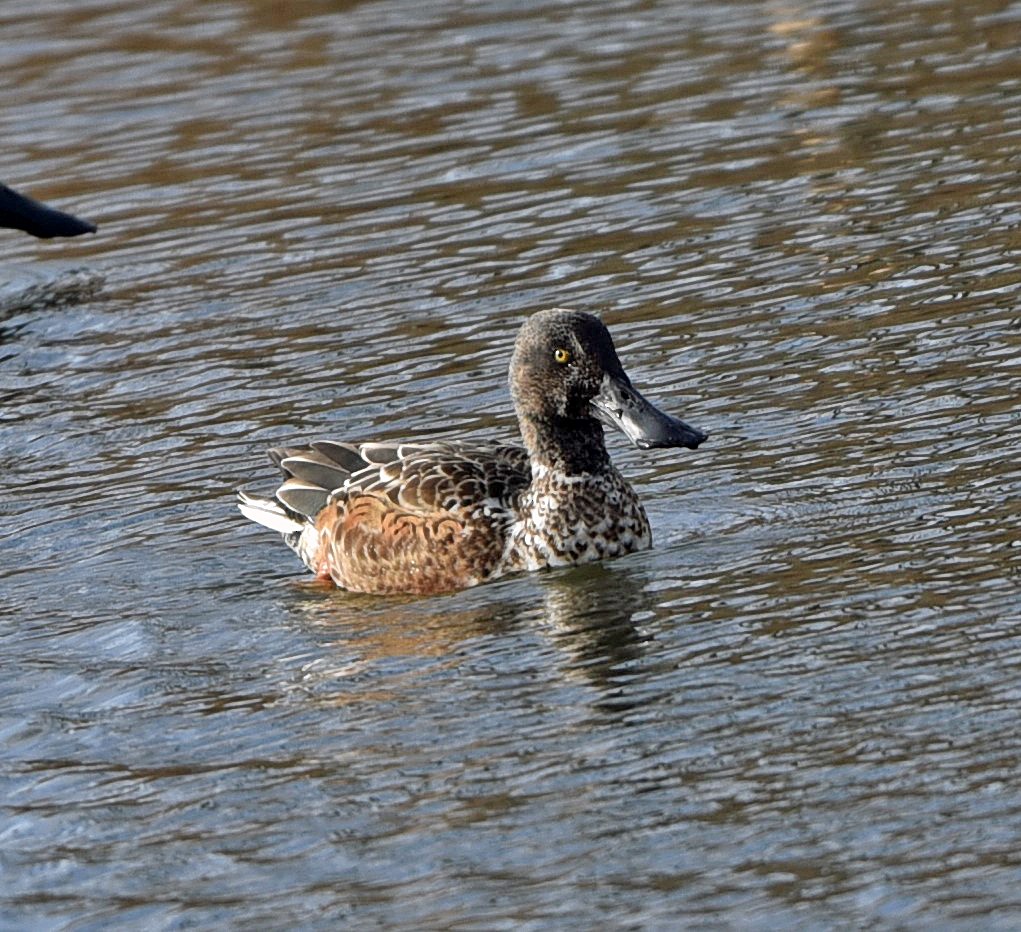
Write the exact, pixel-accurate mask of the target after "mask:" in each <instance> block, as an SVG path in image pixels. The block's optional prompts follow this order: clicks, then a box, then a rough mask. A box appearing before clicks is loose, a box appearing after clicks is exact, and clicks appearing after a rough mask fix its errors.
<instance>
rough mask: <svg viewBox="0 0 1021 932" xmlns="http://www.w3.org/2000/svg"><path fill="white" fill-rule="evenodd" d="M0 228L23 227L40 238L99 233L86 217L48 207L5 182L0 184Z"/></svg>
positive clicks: (19, 228) (20, 228)
mask: <svg viewBox="0 0 1021 932" xmlns="http://www.w3.org/2000/svg"><path fill="white" fill-rule="evenodd" d="M0 227H8V228H9V229H12V230H24V231H25V232H26V233H31V234H32V236H38V237H39V238H40V239H50V238H51V237H53V236H79V235H80V234H82V233H95V232H96V227H95V225H94V224H91V223H89V222H88V221H87V220H80V219H79V218H78V217H75V216H72V215H71V214H65V213H64V212H63V211H61V210H54V209H53V208H52V207H47V206H46V205H45V204H41V203H39V201H34V200H32V198H30V197H26V196H25V195H24V194H18V192H17V191H15V190H13V189H12V188H8V187H7V185H4V184H0Z"/></svg>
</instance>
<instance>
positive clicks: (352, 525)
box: [271, 441, 531, 593]
mask: <svg viewBox="0 0 1021 932" xmlns="http://www.w3.org/2000/svg"><path fill="white" fill-rule="evenodd" d="M271 456H272V458H273V459H274V461H275V462H276V463H277V464H278V465H279V466H280V468H281V470H283V472H284V475H285V477H286V478H285V480H284V483H283V484H282V485H281V486H280V488H279V489H278V490H277V494H276V497H277V500H278V501H279V502H281V503H282V504H283V506H284V507H285V509H287V510H288V511H290V512H293V513H297V514H301V515H304V516H305V519H306V521H307V522H308V524H309V526H308V530H307V531H305V532H304V533H303V534H302V535H301V540H300V542H297V544H298V545H297V546H295V549H296V550H297V551H298V553H299V554H300V555H301V557H302V559H303V560H304V561H305V563H306V564H307V565H308V566H309V568H310V569H312V570H313V572H315V573H316V574H317V575H319V576H321V577H324V578H325V577H329V578H332V579H333V581H334V582H335V583H336V584H337V585H339V586H342V587H344V588H345V589H353V590H357V591H361V592H418V593H432V592H446V591H450V590H453V589H460V588H463V587H465V586H471V585H475V584H476V583H479V582H482V581H483V580H484V579H487V578H490V577H492V576H493V575H494V574H495V573H497V572H498V571H499V567H500V564H501V561H502V559H503V556H504V550H505V545H506V534H507V529H508V528H509V526H510V524H511V523H512V521H513V520H514V518H515V516H516V508H517V502H518V498H519V497H520V495H521V493H522V492H523V491H524V489H525V488H527V487H528V484H529V482H530V481H531V468H530V466H529V461H528V455H527V454H526V453H525V451H524V450H523V449H522V448H520V447H515V446H509V445H502V444H469V443H436V442H426V443H402V444H390V443H364V444H348V443H337V442H334V441H324V442H318V443H314V444H312V445H311V446H310V447H308V448H301V449H295V448H291V449H283V450H274V451H272V452H271Z"/></svg>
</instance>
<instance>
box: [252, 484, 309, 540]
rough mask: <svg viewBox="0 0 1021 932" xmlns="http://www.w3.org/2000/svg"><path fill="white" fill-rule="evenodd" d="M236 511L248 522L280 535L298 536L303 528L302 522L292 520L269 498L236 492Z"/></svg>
mask: <svg viewBox="0 0 1021 932" xmlns="http://www.w3.org/2000/svg"><path fill="white" fill-rule="evenodd" d="M238 510H239V511H240V512H241V514H243V515H244V516H245V517H246V518H248V519H249V520H250V521H254V522H255V523H256V524H261V525H262V526H263V527H268V528H269V529H270V530H271V531H278V532H279V533H281V534H295V533H297V534H300V533H301V532H302V530H304V528H305V523H304V522H303V521H298V520H296V519H295V518H292V517H291V516H290V515H289V514H287V512H285V511H284V509H283V508H281V507H280V505H279V504H277V502H275V501H273V500H272V499H269V498H257V497H256V496H254V495H247V494H246V493H244V492H238Z"/></svg>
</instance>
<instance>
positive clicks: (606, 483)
mask: <svg viewBox="0 0 1021 932" xmlns="http://www.w3.org/2000/svg"><path fill="white" fill-rule="evenodd" d="M562 355H563V356H564V357H566V358H563V359H562V358H561V356H562ZM572 369H573V371H571V370H572ZM511 386H512V393H513V395H514V400H515V407H516V408H517V411H518V418H519V422H520V424H521V428H522V435H523V438H524V441H525V445H524V446H523V447H522V446H513V445H506V444H495V443H493V444H487V443H456V442H451V443H436V442H425V443H413V444H387V443H367V444H347V443H337V442H332V441H326V442H319V443H314V444H312V445H311V446H309V447H306V448H301V449H286V450H273V451H271V453H270V455H271V457H272V458H273V460H274V462H275V463H276V464H277V465H278V466H279V467H280V468H281V470H282V471H283V473H284V476H285V477H286V478H285V481H284V483H283V485H281V486H280V488H279V489H278V490H277V492H276V496H275V499H260V498H256V497H254V496H250V495H246V494H245V493H241V495H240V498H241V501H240V505H239V507H240V508H241V511H242V512H243V513H244V514H245V515H246V516H247V517H249V518H251V519H252V520H254V521H257V522H259V523H261V524H265V525H267V526H268V527H271V528H273V529H274V530H277V531H280V532H281V533H282V534H283V535H284V538H285V540H286V541H287V543H288V544H289V545H290V546H291V547H292V548H293V549H294V550H295V551H296V552H297V553H298V555H299V556H300V557H301V558H302V560H303V561H304V562H305V565H306V566H308V567H309V569H311V570H312V572H314V573H315V574H316V575H317V576H319V577H320V578H323V579H330V580H332V581H333V582H334V583H335V584H336V585H338V586H340V587H342V588H345V589H351V590H355V591H360V592H380V593H383V592H415V593H435V592H447V591H451V590H454V589H460V588H464V587H466V586H474V585H478V584H479V583H483V582H487V581H489V580H492V579H496V578H498V577H500V576H503V575H505V574H507V573H513V572H518V571H522V570H537V569H543V568H546V567H553V566H566V565H572V564H579V563H588V562H591V561H593V560H601V559H604V558H606V557H614V556H618V555H621V554H625V553H631V552H634V551H636V550H644V549H646V548H648V547H650V546H651V545H652V533H651V530H650V528H649V521H648V518H647V517H646V514H645V509H644V508H643V507H642V504H641V502H640V501H639V500H638V496H637V495H636V494H635V492H634V490H633V489H632V488H631V486H630V485H628V483H627V482H626V481H625V480H624V478H623V476H621V474H620V473H619V472H617V470H616V469H615V468H614V467H613V465H612V464H611V462H610V458H609V455H608V454H607V452H606V446H605V443H604V440H603V428H602V425H601V423H600V421H599V420H597V419H596V417H597V416H598V417H600V418H602V419H604V420H612V421H614V422H615V423H616V424H617V425H618V426H620V427H621V428H622V429H623V430H624V431H625V433H627V434H628V435H629V436H630V437H631V438H632V440H634V441H635V442H636V443H638V444H639V445H641V446H676V445H683V446H689V447H696V446H698V444H699V443H701V441H702V440H703V439H705V435H704V434H702V433H701V432H700V431H696V430H694V429H693V428H690V427H688V426H687V425H686V424H684V423H683V422H681V421H678V420H676V419H674V418H670V417H668V416H667V415H664V414H662V413H661V412H659V411H658V410H657V409H655V408H653V407H652V405H650V404H649V403H648V402H647V401H645V399H644V398H642V396H641V395H639V394H638V393H637V392H636V391H635V390H634V389H633V388H632V387H631V385H630V382H629V381H628V380H627V376H626V375H625V374H624V370H623V369H622V368H621V366H620V362H619V360H617V356H616V353H615V351H614V350H613V344H612V341H610V337H609V333H608V332H607V331H606V328H605V327H604V326H603V325H602V323H601V322H599V320H598V319H597V318H595V317H592V316H591V315H588V314H580V313H578V312H575V311H562V310H556V311H544V312H540V313H539V314H536V315H534V316H533V317H532V318H530V320H529V321H528V322H527V323H526V324H525V326H524V327H523V328H522V332H521V335H520V336H519V337H518V341H517V345H516V348H515V353H514V359H513V360H512V363H511Z"/></svg>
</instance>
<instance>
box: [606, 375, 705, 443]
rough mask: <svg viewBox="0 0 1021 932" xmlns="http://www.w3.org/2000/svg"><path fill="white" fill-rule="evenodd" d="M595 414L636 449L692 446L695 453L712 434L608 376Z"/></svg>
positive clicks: (626, 384)
mask: <svg viewBox="0 0 1021 932" xmlns="http://www.w3.org/2000/svg"><path fill="white" fill-rule="evenodd" d="M590 404H591V405H592V413H593V414H594V415H595V416H596V417H597V418H598V419H599V420H600V421H602V422H603V423H604V424H607V425H609V426H610V427H616V428H617V430H619V431H621V432H622V433H623V434H624V435H625V436H626V437H627V438H628V440H630V441H631V442H632V443H633V444H634V445H635V446H636V447H640V448H641V449H643V450H649V449H652V448H653V447H688V449H690V450H694V449H695V448H696V447H697V446H698V445H699V444H700V443H701V442H702V441H703V440H705V439H706V437H708V436H709V435H708V434H706V433H705V432H703V431H701V430H698V428H695V427H692V426H691V425H690V424H685V423H684V421H681V420H678V419H677V418H675V417H671V416H670V415H669V414H664V413H663V412H662V411H660V410H659V408H657V407H656V406H655V405H654V404H653V403H652V402H651V401H649V400H648V399H646V398H645V397H644V396H643V395H642V394H641V392H639V391H637V390H636V389H635V388H634V387H633V386H632V385H631V384H630V383H629V382H626V381H622V380H621V379H619V378H614V377H613V376H609V375H607V376H604V377H603V384H602V387H601V388H600V390H599V394H598V395H596V397H595V398H593V399H592V401H591V402H590Z"/></svg>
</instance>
